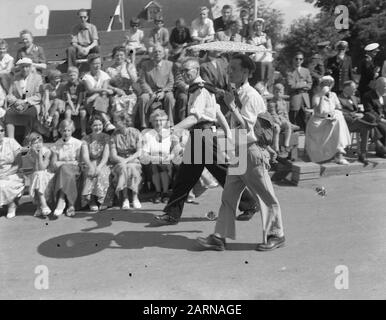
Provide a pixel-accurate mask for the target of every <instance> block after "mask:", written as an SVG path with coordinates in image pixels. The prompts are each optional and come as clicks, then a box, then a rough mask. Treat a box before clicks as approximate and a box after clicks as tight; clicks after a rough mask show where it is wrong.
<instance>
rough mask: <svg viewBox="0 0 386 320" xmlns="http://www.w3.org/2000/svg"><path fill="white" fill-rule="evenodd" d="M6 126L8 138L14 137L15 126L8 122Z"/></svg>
mask: <svg viewBox="0 0 386 320" xmlns="http://www.w3.org/2000/svg"><path fill="white" fill-rule="evenodd" d="M6 127H7V136H8V138H15V126H14V125H13V124H10V123H8V124H7V125H6Z"/></svg>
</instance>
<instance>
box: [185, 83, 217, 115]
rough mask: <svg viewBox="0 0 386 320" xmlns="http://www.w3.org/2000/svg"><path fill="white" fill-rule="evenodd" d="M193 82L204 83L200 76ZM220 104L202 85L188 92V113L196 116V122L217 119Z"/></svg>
mask: <svg viewBox="0 0 386 320" xmlns="http://www.w3.org/2000/svg"><path fill="white" fill-rule="evenodd" d="M194 83H204V80H202V78H201V77H198V78H197V79H196V80H195V81H194ZM219 108H220V106H219V105H218V104H217V102H216V97H215V95H214V94H213V93H210V92H209V91H208V90H207V89H205V88H204V87H202V88H201V89H198V90H196V91H194V92H193V93H191V94H190V96H189V100H188V112H189V115H193V116H195V117H196V118H197V120H198V122H202V121H212V122H215V121H216V120H217V110H218V109H219Z"/></svg>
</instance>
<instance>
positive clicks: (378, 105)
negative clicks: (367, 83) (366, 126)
mask: <svg viewBox="0 0 386 320" xmlns="http://www.w3.org/2000/svg"><path fill="white" fill-rule="evenodd" d="M385 95H386V78H384V77H380V78H378V79H377V80H376V82H375V90H371V91H368V92H367V93H365V94H364V96H363V106H364V109H365V116H364V117H363V120H366V121H368V122H376V124H377V127H376V128H375V135H374V138H375V151H376V154H377V156H378V157H381V158H386V147H385V146H386V114H385V111H384V110H385V107H386V101H385V100H384V97H385Z"/></svg>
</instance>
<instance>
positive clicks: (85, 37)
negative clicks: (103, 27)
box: [71, 22, 99, 47]
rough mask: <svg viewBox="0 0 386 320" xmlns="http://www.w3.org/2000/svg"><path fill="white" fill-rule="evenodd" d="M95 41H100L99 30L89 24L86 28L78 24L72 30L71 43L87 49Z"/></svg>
mask: <svg viewBox="0 0 386 320" xmlns="http://www.w3.org/2000/svg"><path fill="white" fill-rule="evenodd" d="M95 40H99V36H98V30H97V28H96V26H94V25H93V24H91V23H88V22H87V23H86V25H85V26H83V25H82V24H78V25H76V26H75V27H74V28H73V29H72V35H71V43H77V44H79V45H81V46H82V47H87V46H89V45H90V44H91V43H93V42H94V41H95Z"/></svg>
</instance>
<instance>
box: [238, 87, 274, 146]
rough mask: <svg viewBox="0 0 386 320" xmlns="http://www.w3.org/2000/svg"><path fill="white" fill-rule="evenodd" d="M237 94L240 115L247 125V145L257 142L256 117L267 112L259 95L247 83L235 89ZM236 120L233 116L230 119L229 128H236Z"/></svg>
mask: <svg viewBox="0 0 386 320" xmlns="http://www.w3.org/2000/svg"><path fill="white" fill-rule="evenodd" d="M237 94H238V97H239V99H240V102H241V109H240V110H239V111H240V114H241V116H242V117H243V119H244V121H245V122H246V125H247V131H248V132H247V143H251V142H255V141H257V138H256V135H255V132H254V127H255V124H256V121H257V116H258V115H259V114H260V113H264V112H266V111H267V107H266V105H265V103H264V100H263V98H262V97H261V95H260V94H259V93H258V92H257V91H256V90H255V89H254V88H253V87H251V86H250V84H249V83H248V82H246V83H244V84H243V85H242V86H241V87H240V88H238V89H237ZM236 124H237V119H236V118H235V117H234V116H233V114H232V118H231V128H237V125H236Z"/></svg>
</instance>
